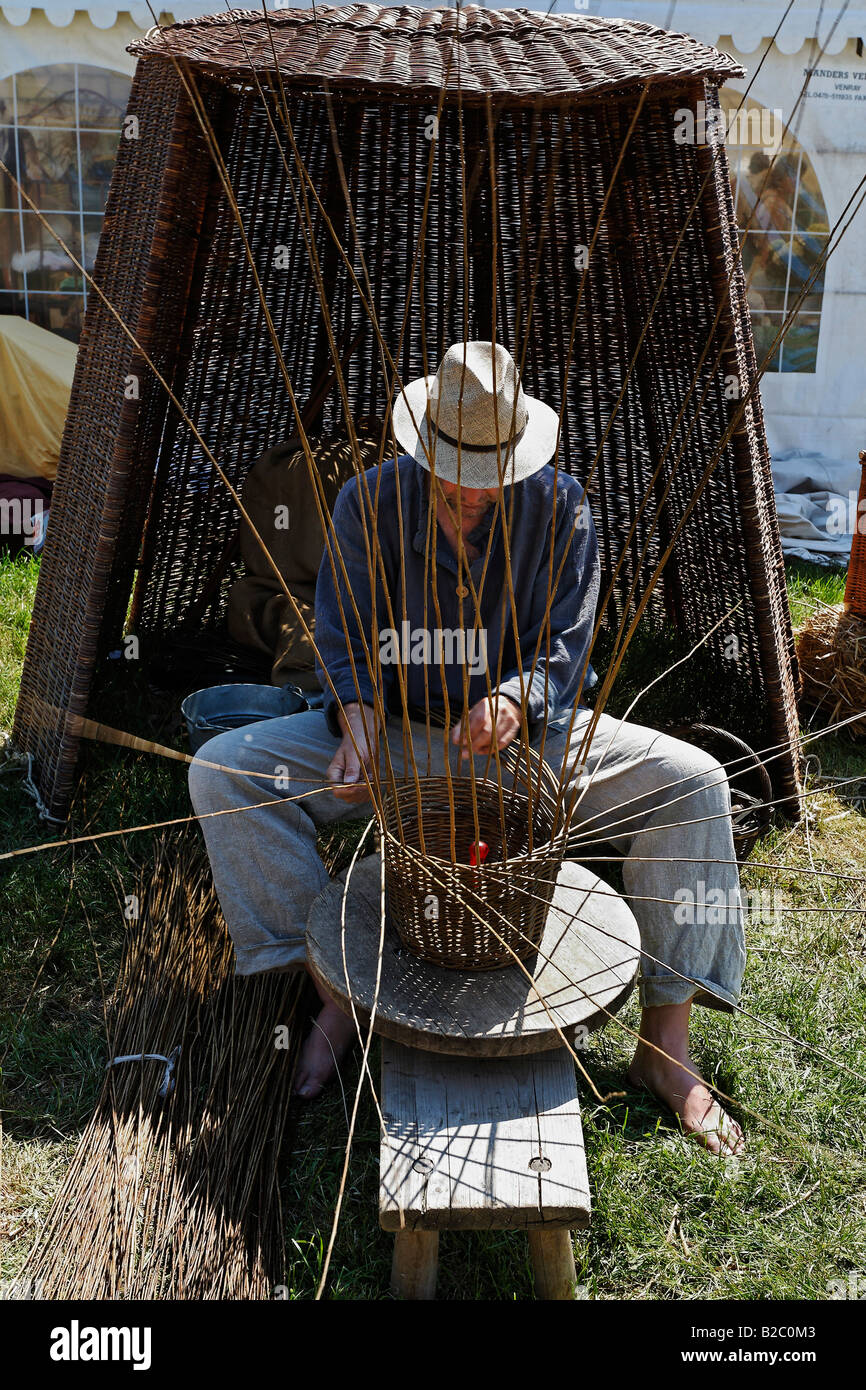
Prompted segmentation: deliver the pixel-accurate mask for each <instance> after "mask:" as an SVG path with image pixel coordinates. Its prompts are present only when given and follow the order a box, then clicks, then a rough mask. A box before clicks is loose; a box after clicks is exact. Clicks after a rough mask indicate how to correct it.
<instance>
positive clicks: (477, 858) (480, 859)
mask: <svg viewBox="0 0 866 1390" xmlns="http://www.w3.org/2000/svg"><path fill="white" fill-rule="evenodd" d="M489 853H490V846H489V845H487V844H485V843H484V841H483V840H476V841H475V843H474V844H473V845H471V846H470V849H469V863H470V864H483V863H484V861H485V859H486V858H487V856H488V854H489Z"/></svg>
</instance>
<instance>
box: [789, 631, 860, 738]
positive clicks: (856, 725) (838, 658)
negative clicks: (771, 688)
mask: <svg viewBox="0 0 866 1390" xmlns="http://www.w3.org/2000/svg"><path fill="white" fill-rule="evenodd" d="M797 659H798V661H799V663H800V674H801V676H802V681H803V694H802V700H803V704H804V705H806V706H807V707H808V708H810V709H815V710H816V711H818V712H820V715H821V718H822V720H827V721H829V722H830V723H835V722H836V721H837V720H839V719H847V718H850V716H851V715H856V714H859V715H861V718H859V719H857V720H856V721H855V722H853V723H851V724H849V725H848V732H849V733H850V734H851V735H852V737H860V738H863V737H866V618H859V617H858V616H857V615H856V614H855V613H851V612H849V611H848V610H847V609H846V607H845V605H844V604H834V605H831V604H820V605H819V606H818V607H817V608H816V609H815V611H814V613H812V614H811V616H810V617H809V618H808V619H807V620H806V622H805V623H804V624H803V626H802V627H801V628H800V629H799V631H798V633H797Z"/></svg>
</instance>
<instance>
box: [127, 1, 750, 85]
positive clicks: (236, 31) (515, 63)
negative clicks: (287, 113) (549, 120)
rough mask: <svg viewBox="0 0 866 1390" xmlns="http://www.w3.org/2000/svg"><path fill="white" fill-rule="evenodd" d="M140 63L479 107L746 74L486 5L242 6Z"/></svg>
mask: <svg viewBox="0 0 866 1390" xmlns="http://www.w3.org/2000/svg"><path fill="white" fill-rule="evenodd" d="M128 51H129V52H130V53H132V54H134V55H135V56H136V57H143V56H145V55H154V56H162V57H163V58H166V59H167V58H169V57H170V56H172V55H173V56H174V57H176V58H181V57H183V58H185V59H186V60H187V61H188V62H189V63H190V64H191V65H192V66H194V67H196V68H198V69H200V70H201V71H203V72H207V73H213V74H215V75H219V76H221V77H223V78H224V79H226V78H245V77H247V76H248V74H249V72H250V70H251V69H253V70H255V71H257V72H260V73H264V72H273V71H274V67H275V63H274V57H275V55H276V64H277V66H278V69H279V72H280V73H281V75H282V79H283V82H284V84H286V85H289V86H295V85H297V86H302V87H306V88H310V87H313V86H315V87H321V84H322V83H323V82H325V81H327V82H328V84H329V85H330V86H332V87H333V88H334V90H336V91H340V92H341V93H343V94H347V93H349V92H354V93H358V94H363V95H366V96H367V97H373V96H382V95H385V94H388V95H392V96H399V97H400V98H402V99H404V100H405V99H407V98H408V99H409V100H413V101H414V100H417V99H422V98H428V97H430V96H431V95H434V96H438V94H439V93H440V91H444V93H445V97H446V100H447V99H455V98H457V96H458V94H459V97H460V99H461V100H462V101H468V102H472V101H473V100H474V101H478V100H484V99H486V98H488V97H491V98H500V97H501V98H503V99H506V100H507V101H508V103H509V104H510V105H513V104H515V103H517V102H521V101H528V102H530V103H531V104H532V105H533V106H537V105H538V104H539V103H540V102H546V101H562V100H568V101H572V102H573V101H576V100H581V99H583V100H586V99H589V98H591V97H596V96H606V95H609V94H610V93H612V92H615V91H617V90H618V89H622V88H630V87H633V86H635V85H636V84H639V83H644V82H651V83H658V82H671V81H681V80H683V79H689V80H691V79H694V78H696V77H707V78H708V79H710V80H711V81H713V82H715V83H719V82H723V81H724V80H725V79H726V78H728V77H742V76H743V75H744V72H743V69H742V68H741V67H739V66H738V64H737V63H735V62H734V60H733V59H732V58H729V57H727V55H725V54H722V53H719V52H718V51H717V50H716V49H714V48H708V47H707V46H706V45H705V44H702V43H699V42H698V41H697V40H696V39H693V38H691V37H690V36H689V35H687V34H678V33H669V32H668V31H666V30H663V29H657V28H655V27H654V26H653V25H651V24H643V23H641V22H635V21H627V20H617V19H613V20H611V19H598V18H594V17H592V16H588V15H587V16H584V15H581V16H578V15H561V14H543V13H539V12H538V11H532V10H487V9H484V8H482V7H481V6H479V5H466V6H464V7H462V8H461V9H460V10H457V9H453V8H439V9H422V8H421V7H420V6H417V5H395V6H389V5H344V6H317V7H316V10H315V12H313V11H311V10H308V9H304V10H277V11H276V12H274V13H272V14H270V15H269V16H268V19H267V21H265V18H264V16H263V14H262V12H261V11H259V10H234V11H233V12H231V13H226V14H215V15H207V16H203V17H201V18H196V19H189V20H184V21H182V22H180V23H178V24H173V25H171V26H169V27H168V28H165V29H151V30H149V31H148V33H147V34H146V35H145V36H144V37H143V38H141V39H137V40H136V41H135V42H134V43H132V44H130V45H129V46H128Z"/></svg>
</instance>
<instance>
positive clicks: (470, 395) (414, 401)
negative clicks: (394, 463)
mask: <svg viewBox="0 0 866 1390" xmlns="http://www.w3.org/2000/svg"><path fill="white" fill-rule="evenodd" d="M393 415H394V433H395V435H396V436H397V440H398V442H399V444H400V445H401V447H402V448H404V449H405V450H406V451H407V453H410V454H411V455H412V457H413V458H415V459H417V461H418V463H420V464H421V466H422V468H426V469H427V471H428V472H430V471H431V467H430V458H429V457H428V456H429V455H432V458H433V470H435V473H436V477H437V478H440V479H442V480H443V481H445V482H449V483H457V482H459V484H460V486H461V487H474V488H494V487H498V486H499V480H500V473H501V476H502V482H503V484H504V485H505V486H508V485H509V484H511V483H517V482H520V481H521V480H522V479H523V478H528V477H529V476H530V475H531V474H532V473H537V472H538V470H539V469H540V468H543V467H544V465H545V464H546V463H547V462H548V460H549V459H550V458H552V456H553V454H554V453H555V451H556V436H557V431H558V428H559V416H558V415H557V413H556V411H555V410H551V408H550V406H549V405H545V404H544V402H543V401H539V400H536V399H535V398H534V397H533V396H528V395H527V394H526V392H525V391H524V390H523V387H522V386H521V384H520V376H519V373H518V371H517V367H516V366H515V364H514V360H513V359H512V357H511V354H510V353H508V352H507V351H506V349H505V348H504V347H502V345H501V344H500V343H496V344H495V345H494V344H493V343H454V345H453V346H452V347H450V348H449V349H448V351H447V352H446V354H445V356H444V357H443V358H442V361H441V362H440V364H439V370H438V371H437V372H436V373H435V374H434V375H432V376H422V377H419V378H418V379H417V380H416V381H410V382H409V383H408V384H407V385H406V386H405V387H404V388H403V390H402V391H401V393H400V395H399V396H398V397H397V399H396V400H395V402H394V408H393ZM497 435H498V442H499V450H498V451H497ZM458 458H459V476H458Z"/></svg>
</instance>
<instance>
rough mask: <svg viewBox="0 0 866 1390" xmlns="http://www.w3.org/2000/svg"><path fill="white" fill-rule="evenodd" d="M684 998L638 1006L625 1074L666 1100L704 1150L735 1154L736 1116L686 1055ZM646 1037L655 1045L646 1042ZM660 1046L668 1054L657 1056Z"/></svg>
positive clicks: (739, 1143) (742, 1144)
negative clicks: (634, 1044) (632, 1049)
mask: <svg viewBox="0 0 866 1390" xmlns="http://www.w3.org/2000/svg"><path fill="white" fill-rule="evenodd" d="M689 1008H690V1004H670V1005H662V1006H660V1007H658V1008H653V1009H644V1011H643V1018H642V1019H641V1029H640V1032H641V1040H640V1042H639V1043H638V1045H637V1049H636V1051H635V1054H634V1057H633V1058H632V1063H631V1066H630V1067H629V1070H628V1079H629V1081H630V1082H631V1084H632V1085H633V1086H639V1085H643V1086H646V1087H647V1089H648V1090H650V1091H652V1093H653V1095H654V1096H657V1097H658V1099H659V1100H661V1101H664V1103H665V1105H668V1106H670V1108H671V1110H673V1112H674V1114H675V1115H678V1116H679V1118H680V1121H681V1122H682V1127H683V1131H684V1133H686V1134H691V1135H693V1136H694V1138H695V1139H697V1141H698V1143H700V1144H703V1145H704V1147H705V1148H706V1149H709V1151H710V1153H714V1154H719V1155H720V1156H721V1157H723V1158H740V1157H741V1156H742V1155H743V1153H744V1152H745V1148H746V1139H745V1135H744V1134H743V1131H742V1130H741V1129H740V1126H739V1125H738V1124H737V1122H736V1120H734V1119H732V1118H731V1116H730V1115H729V1114H728V1113H727V1111H725V1110H724V1109H723V1108H722V1106H721V1105H719V1102H718V1101H717V1100H716V1098H715V1096H714V1095H713V1093H712V1091H711V1090H710V1089H709V1087H708V1086H707V1084H706V1082H705V1081H703V1080H702V1079H700V1077H699V1074H698V1069H697V1067H696V1066H695V1064H694V1062H693V1061H692V1059H691V1057H690V1056H689V1050H688V1015H689ZM648 1043H652V1044H655V1047H651V1046H647V1044H648ZM655 1048H661V1050H662V1052H666V1053H668V1056H669V1057H670V1058H673V1059H675V1060H672V1061H669V1060H668V1057H663V1056H661V1053H660V1052H657V1051H656V1050H655Z"/></svg>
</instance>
